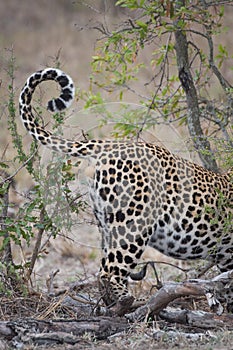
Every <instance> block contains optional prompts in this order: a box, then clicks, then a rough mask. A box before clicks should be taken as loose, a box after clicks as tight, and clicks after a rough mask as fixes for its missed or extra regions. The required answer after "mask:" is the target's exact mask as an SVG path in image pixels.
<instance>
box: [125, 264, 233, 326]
mask: <svg viewBox="0 0 233 350" xmlns="http://www.w3.org/2000/svg"><path fill="white" fill-rule="evenodd" d="M232 277H233V270H231V271H228V272H224V273H222V274H220V275H218V276H217V277H215V278H213V279H211V280H200V279H196V280H189V281H184V282H168V283H166V284H165V285H164V286H163V287H162V288H161V289H160V290H159V291H157V292H156V293H155V294H154V295H153V296H152V297H151V298H150V299H149V301H148V302H147V303H146V304H145V305H143V306H141V307H139V308H138V309H137V310H135V311H134V312H132V313H130V314H127V315H126V317H127V319H129V320H130V321H132V322H133V321H140V320H143V319H145V318H147V317H148V316H149V315H158V314H159V312H160V311H161V310H163V309H165V308H166V307H167V305H168V304H169V303H170V302H171V301H173V300H175V299H177V298H180V297H183V296H190V295H192V296H203V295H204V296H206V297H207V300H208V302H209V304H210V307H212V308H213V309H215V310H214V311H216V312H217V313H218V314H221V313H222V312H223V308H222V306H221V304H220V302H219V301H218V300H217V299H216V298H215V295H216V294H217V295H222V296H224V294H225V290H224V288H225V287H226V288H227V285H228V283H229V282H231V280H232Z"/></svg>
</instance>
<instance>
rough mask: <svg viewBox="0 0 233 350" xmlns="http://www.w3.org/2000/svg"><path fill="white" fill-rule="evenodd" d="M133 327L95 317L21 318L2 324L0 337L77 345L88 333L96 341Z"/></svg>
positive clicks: (124, 323)
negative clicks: (73, 318)
mask: <svg viewBox="0 0 233 350" xmlns="http://www.w3.org/2000/svg"><path fill="white" fill-rule="evenodd" d="M129 327H130V325H129V323H128V321H127V320H125V319H120V318H117V317H116V318H111V317H96V318H90V319H85V320H64V319H63V320H37V319H19V320H15V321H4V322H3V321H2V322H0V338H1V339H6V340H14V342H23V343H28V342H30V341H31V342H33V343H36V344H42V343H47V344H48V343H59V344H60V343H61V342H63V343H69V344H75V343H76V342H79V341H80V337H81V336H83V335H84V334H87V333H89V334H90V336H92V337H93V338H95V339H97V340H102V339H106V338H107V337H109V336H110V335H112V334H115V333H118V332H122V331H126V330H128V329H129Z"/></svg>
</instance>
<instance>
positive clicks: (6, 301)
mask: <svg viewBox="0 0 233 350" xmlns="http://www.w3.org/2000/svg"><path fill="white" fill-rule="evenodd" d="M109 3H110V2H108V1H93V2H91V1H89V5H85V4H84V5H83V4H82V2H75V1H69V0H49V1H46V0H40V1H31V0H21V1H18V0H8V1H2V2H0V74H1V76H0V81H1V89H0V98H1V101H2V102H1V107H0V108H1V110H0V122H1V131H0V152H1V156H2V158H4V159H8V160H9V164H10V169H11V171H12V172H14V170H15V167H16V165H15V164H14V162H13V161H12V159H13V157H14V156H15V153H14V150H13V147H12V145H11V144H10V137H9V133H8V132H7V122H6V117H7V113H6V112H5V111H6V101H7V92H6V91H7V89H8V84H9V79H8V76H7V73H6V72H7V67H8V64H9V57H10V55H11V51H12V49H13V53H14V56H15V58H16V68H17V69H16V71H15V81H14V84H15V91H16V97H17V96H18V94H19V90H20V88H21V87H22V85H23V83H24V81H25V79H26V78H27V76H28V75H29V74H31V73H32V72H34V71H35V70H37V69H41V68H43V67H45V66H54V65H55V63H56V61H57V58H58V60H59V61H60V62H61V68H62V69H64V70H65V71H67V72H68V73H69V74H70V75H71V76H72V77H73V79H74V81H75V82H77V83H78V87H79V89H81V90H82V89H83V90H87V89H88V88H89V85H90V82H89V78H88V77H89V74H90V72H91V68H90V61H91V56H92V55H93V54H94V48H95V46H96V45H97V42H96V39H97V37H98V35H99V34H98V32H96V31H94V30H91V29H90V28H91V27H94V26H95V25H96V22H98V21H99V20H100V18H103V16H104V19H105V21H107V22H108V24H109V26H110V27H111V26H113V25H114V23H117V21H119V20H120V17H121V12H120V11H118V12H116V11H115V10H114V8H112V6H110V5H109ZM104 13H105V15H103V14H104ZM226 21H228V25H230V24H232V13H231V14H229V16H228V17H227V19H226ZM87 27H88V28H89V29H88V28H87ZM229 32H230V31H229ZM228 41H229V42H232V38H231V34H230V35H229V34H227V35H226V45H228ZM228 46H229V45H228ZM231 46H232V45H231ZM145 74H146V75H148V76H149V70H148V71H146V72H145ZM142 89H143V87H142ZM112 100H114V97H112V96H111V100H110V101H109V102H111V101H112ZM128 102H133V103H137V101H134V100H133V97H132V96H131V95H129V96H128ZM16 104H17V103H16ZM81 108H82V102H81V101H80V106H79V107H78V109H79V110H80V109H81ZM82 123H83V127H84V129H85V130H86V129H90V128H93V127H95V126H96V124H97V121H96V120H95V121H89V119H86V120H85V121H84V122H82ZM19 128H21V126H20V124H19ZM105 132H106V131H105ZM22 135H25V132H24V131H23V129H22ZM173 135H174V134H173ZM163 136H164V139H165V138H166V139H167V140H168V139H169V138H170V134H169V136H168V133H167V131H163V132H162V133H160V135H159V137H160V138H162V139H163ZM153 137H155V139H156V137H158V135H155V136H153ZM29 141H30V139H29V138H28V137H24V142H25V144H27V143H28V142H29ZM165 143H166V142H165ZM44 156H45V158H46V154H45V155H44ZM16 180H17V192H18V193H25V192H26V191H27V190H28V188H30V186H31V185H33V184H32V183H31V182H30V181H31V180H30V178H27V177H25V173H23V172H20V173H19V174H18V175H17V177H16ZM75 186H76V185H75ZM83 188H84V187H82V188H81V190H82V191H83V192H85V190H84V189H83ZM79 190H80V187H77V191H79ZM16 196H17V195H16ZM17 200H18V201H19V202H20V201H21V198H19V199H17ZM74 221H75V222H74V225H73V228H72V230H71V231H69V232H68V231H67V230H65V231H64V235H65V237H59V238H57V239H51V240H50V243H49V245H47V246H46V248H45V250H44V252H43V254H42V255H41V257H40V259H38V261H37V262H36V265H35V269H34V274H33V276H32V281H31V286H30V292H29V294H27V293H26V294H25V296H23V295H22V294H20V295H17V293H15V291H14V293H13V294H12V295H11V296H9V297H8V298H6V297H0V301H1V304H0V321H6V322H7V321H9V320H17V319H21V318H35V319H36V318H38V319H44V320H47V319H72V318H77V319H81V318H85V317H86V318H88V317H90V315H91V311H90V309H92V308H93V307H92V306H89V308H88V311H87V313H85V312H86V311H85V312H84V313H83V314H81V313H80V315H77V312H76V311H75V308H74V309H72V307H71V306H70V305H68V306H67V305H64V304H62V301H63V296H64V290H67V289H68V288H69V287H70V286H72V285H73V284H74V283H77V282H79V283H84V282H85V283H84V287H83V289H82V290H81V292H80V295H81V296H82V297H83V296H85V297H86V296H90V298H91V300H92V301H93V300H94V301H95V302H96V300H98V288H97V284H96V274H97V272H98V266H99V259H100V240H99V234H98V230H97V227H96V224H95V222H94V218H93V217H92V215H91V214H90V209H89V208H88V209H87V211H86V212H85V214H83V216H81V217H79V218H78V219H76V218H75V219H74ZM90 223H91V224H90ZM44 239H45V240H46V239H47V238H46V237H45V238H44ZM33 243H34V241H33V242H32V244H31V246H30V247H23V250H21V249H19V248H18V247H14V259H15V263H18V264H20V263H22V261H26V260H27V257H29V256H30V254H31V252H32V250H33ZM145 259H146V260H156V261H160V262H165V263H172V264H174V263H175V264H176V265H177V264H178V265H179V267H181V268H188V265H186V264H182V263H177V262H174V261H173V260H170V259H167V258H166V257H163V256H161V255H160V254H157V253H155V252H154V251H152V250H150V249H148V251H147V252H146V254H145ZM156 268H157V273H158V275H159V277H160V278H161V279H162V280H163V281H167V280H174V279H175V280H182V279H184V278H185V274H184V273H183V272H181V270H179V269H176V268H174V267H171V266H170V265H166V264H162V263H160V264H157V265H156ZM58 270H59V271H58ZM55 272H56V273H55ZM51 279H52V281H51ZM88 281H90V283H88ZM8 282H9V287H10V281H8ZM50 282H51V283H50ZM154 283H155V276H154V273H153V271H152V270H150V271H149V273H148V275H147V277H146V279H145V280H144V281H143V283H141V282H137V283H136V282H131V288H132V290H133V291H134V293H135V294H140V295H141V294H143V295H147V296H149V295H150V292H151V287H152V286H153V285H154ZM13 287H14V286H12V289H13ZM54 295H55V296H54ZM80 295H79V296H80ZM88 300H89V299H88ZM178 306H179V307H181V308H184V307H186V306H187V307H188V308H191V309H197V310H198V309H199V308H200V309H201V310H202V309H204V310H207V304H206V302H205V300H204V299H203V298H200V299H197V300H196V301H193V300H190V299H189V298H188V299H187V302H186V304H185V306H184V303H183V301H182V302H181V304H179V303H178V304H177V305H176V307H178ZM91 316H92V315H91ZM187 334H196V335H197V337H196V338H190V336H188V335H187ZM232 344H233V333H232V330H228V329H225V328H224V327H223V328H222V329H220V330H216V329H210V330H206V329H199V328H198V327H196V328H188V327H187V326H181V325H179V324H174V323H173V324H172V323H169V322H165V321H163V320H161V319H159V318H158V319H155V320H152V321H151V322H149V323H147V322H138V323H137V324H134V325H133V326H132V327H130V329H129V330H127V332H126V331H123V332H120V333H116V334H114V335H111V336H109V337H108V338H107V340H106V339H105V340H99V339H94V338H93V337H92V336H91V335H90V334H89V333H86V334H84V335H83V336H82V337H80V340H79V342H78V343H77V344H75V345H71V344H59V343H56V342H55V343H54V344H53V345H51V344H49V345H44V344H43V345H38V344H35V343H33V344H32V343H30V341H29V342H28V343H26V345H25V344H24V345H23V344H22V343H20V341H19V342H17V341H15V342H14V343H12V342H7V341H6V340H5V339H2V340H1V339H0V350H7V349H16V348H17V349H23V350H29V349H30V350H31V349H38V350H39V349H57V350H64V349H72V350H75V349H99V350H104V349H121V350H123V349H129V348H130V349H131V348H134V349H135V350H137V349H142V350H145V349H147V350H150V349H160V350H165V349H183V350H185V349H197V347H198V348H199V349H201V350H204V349H205V350H210V349H213V350H221V349H222V350H223V349H224V350H232V349H233V346H232Z"/></svg>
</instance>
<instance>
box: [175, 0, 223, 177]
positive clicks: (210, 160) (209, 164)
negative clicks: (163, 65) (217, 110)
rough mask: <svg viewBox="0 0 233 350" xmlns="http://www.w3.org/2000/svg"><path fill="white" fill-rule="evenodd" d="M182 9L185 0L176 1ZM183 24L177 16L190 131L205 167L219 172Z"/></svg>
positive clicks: (179, 62) (179, 63)
mask: <svg viewBox="0 0 233 350" xmlns="http://www.w3.org/2000/svg"><path fill="white" fill-rule="evenodd" d="M181 7H185V0H177V1H176V11H178V10H180V9H181ZM181 23H183V19H182V17H181V16H178V18H177V16H176V19H175V20H174V22H173V24H174V26H175V28H176V30H175V42H176V43H175V48H176V59H177V66H178V71H179V79H180V82H181V85H182V87H183V89H184V91H185V94H186V99H187V106H188V115H187V124H188V130H189V133H190V136H191V138H192V140H193V143H194V146H195V148H196V149H197V151H198V154H199V157H200V159H201V161H202V163H203V165H204V167H205V168H207V169H209V170H213V171H215V172H217V171H218V166H217V163H216V160H215V157H214V154H213V152H212V150H211V146H210V143H209V141H208V139H207V137H206V136H205V135H204V133H203V130H202V127H201V123H200V119H201V113H200V109H199V105H198V97H197V91H196V88H195V85H194V82H193V78H192V74H191V71H190V65H189V55H188V42H187V36H186V33H185V30H184V29H183V28H182V25H181Z"/></svg>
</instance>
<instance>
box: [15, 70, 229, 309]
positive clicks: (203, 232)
mask: <svg viewBox="0 0 233 350" xmlns="http://www.w3.org/2000/svg"><path fill="white" fill-rule="evenodd" d="M45 80H54V81H56V82H58V83H59V84H60V86H61V95H60V97H58V98H57V99H54V100H52V101H50V102H49V103H48V109H49V110H50V111H53V112H54V111H61V110H63V109H64V108H66V107H68V106H69V105H70V104H71V102H72V100H73V97H74V85H73V82H72V79H71V78H70V77H69V76H67V75H66V74H65V73H63V72H62V71H60V70H58V69H53V68H48V69H45V70H42V71H39V72H36V73H34V74H32V75H31V76H30V77H29V78H28V80H27V82H26V84H25V86H24V88H23V89H22V92H21V95H20V100H19V108H20V116H21V118H22V121H23V124H24V126H25V128H26V129H27V130H28V131H29V133H30V134H31V135H32V136H33V137H34V138H35V139H36V140H38V141H39V142H41V143H42V144H43V145H46V146H48V147H50V148H51V149H53V150H56V151H60V152H63V153H66V154H68V155H70V156H74V157H81V158H87V159H88V160H89V161H90V163H91V165H92V166H93V167H94V171H93V176H91V177H90V179H89V183H90V197H91V200H92V204H93V210H94V214H95V216H96V218H97V220H98V222H99V228H100V232H101V234H102V240H103V258H102V263H101V270H100V285H101V288H103V289H104V290H105V292H106V293H105V295H104V297H103V299H104V300H105V302H106V304H111V303H112V302H115V301H116V300H118V299H120V298H123V297H125V296H127V295H128V290H127V277H128V276H129V274H130V273H131V272H132V271H133V270H134V268H135V267H136V266H137V264H138V262H139V261H140V258H141V256H142V253H143V251H144V249H145V247H146V246H147V245H150V246H152V247H153V248H155V249H158V250H159V251H160V252H162V253H164V254H166V255H168V256H171V257H174V258H178V259H183V260H190V259H191V260H193V259H206V260H210V261H213V262H215V263H216V264H217V265H218V267H219V269H220V271H227V270H229V269H233V259H232V258H233V229H232V225H231V226H230V225H229V220H230V218H231V220H232V217H233V209H232V208H233V185H232V173H230V172H228V173H225V174H222V175H220V174H216V173H214V172H212V171H208V170H206V169H204V168H203V167H201V166H199V165H196V164H194V163H191V162H189V161H188V160H185V159H182V158H180V157H178V156H176V155H173V154H172V153H170V152H169V151H168V150H167V149H165V148H162V147H159V146H157V145H154V144H148V143H142V142H130V141H127V142H118V141H103V140H91V141H80V142H79V141H69V140H65V139H62V138H59V137H57V136H54V135H53V134H52V133H51V132H49V131H47V130H44V129H43V128H42V127H41V126H40V125H39V124H38V123H37V121H36V120H35V118H34V116H33V113H32V107H31V99H32V95H33V92H34V90H35V88H36V86H37V85H38V84H40V83H41V82H42V81H45ZM232 300H233V299H232Z"/></svg>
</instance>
